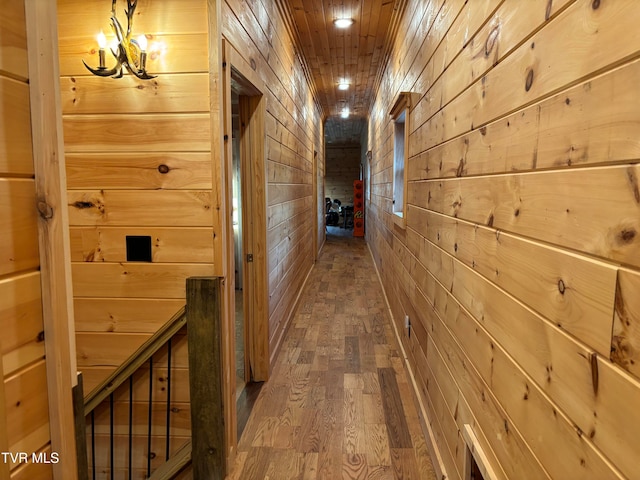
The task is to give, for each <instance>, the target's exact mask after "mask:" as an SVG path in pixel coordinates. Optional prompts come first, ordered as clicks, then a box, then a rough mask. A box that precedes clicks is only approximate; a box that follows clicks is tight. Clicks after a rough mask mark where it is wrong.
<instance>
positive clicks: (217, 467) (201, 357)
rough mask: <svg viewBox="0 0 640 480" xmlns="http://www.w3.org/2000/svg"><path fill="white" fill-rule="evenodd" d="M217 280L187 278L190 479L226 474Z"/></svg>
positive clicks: (215, 478)
mask: <svg viewBox="0 0 640 480" xmlns="http://www.w3.org/2000/svg"><path fill="white" fill-rule="evenodd" d="M221 288H222V286H221V279H220V278H212V277H191V278H188V279H187V338H188V348H189V392H190V396H191V439H192V453H191V459H192V469H193V478H206V479H214V480H217V479H220V480H222V479H224V477H225V476H226V460H225V452H226V448H225V444H224V442H225V435H224V403H223V391H222V380H223V377H222V315H221V311H222V310H221V309H222V293H221Z"/></svg>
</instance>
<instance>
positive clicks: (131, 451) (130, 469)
mask: <svg viewBox="0 0 640 480" xmlns="http://www.w3.org/2000/svg"><path fill="white" fill-rule="evenodd" d="M132 458H133V375H131V376H130V377H129V480H131V475H132V473H131V472H132V470H133V469H132Z"/></svg>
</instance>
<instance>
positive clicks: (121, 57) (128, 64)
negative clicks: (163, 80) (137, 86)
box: [82, 0, 156, 80]
mask: <svg viewBox="0 0 640 480" xmlns="http://www.w3.org/2000/svg"><path fill="white" fill-rule="evenodd" d="M116 4H117V0H112V2H111V29H112V30H113V33H114V34H115V36H116V38H115V42H114V44H113V45H112V46H111V47H110V48H109V51H110V52H111V54H112V55H113V57H114V58H115V60H116V64H115V65H114V66H113V67H112V68H107V67H106V60H105V49H106V48H107V39H106V37H105V35H104V33H102V32H100V34H99V35H98V47H99V48H98V62H99V63H98V67H97V68H91V67H90V66H89V65H87V64H86V62H85V61H84V60H83V61H82V63H84V66H85V67H87V70H89V71H90V72H91V73H93V74H94V75H98V76H99V77H113V78H122V76H123V75H124V70H125V69H126V70H127V71H129V73H131V74H132V75H135V76H136V77H138V78H139V79H141V80H149V79H151V78H155V77H156V76H155V75H149V74H148V73H147V68H146V63H147V37H146V36H145V35H140V36H138V37H137V38H132V35H131V30H132V29H133V14H134V12H135V11H136V6H137V5H138V0H127V9H126V10H125V14H126V15H127V30H126V31H125V30H124V28H122V25H121V24H120V21H119V20H118V18H117V17H116Z"/></svg>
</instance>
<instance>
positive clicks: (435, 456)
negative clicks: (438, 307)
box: [367, 242, 449, 480]
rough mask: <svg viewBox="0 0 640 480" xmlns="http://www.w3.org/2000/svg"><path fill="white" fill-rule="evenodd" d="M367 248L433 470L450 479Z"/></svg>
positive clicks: (373, 260)
mask: <svg viewBox="0 0 640 480" xmlns="http://www.w3.org/2000/svg"><path fill="white" fill-rule="evenodd" d="M367 248H368V249H369V255H371V261H372V262H373V268H375V270H376V275H377V276H378V281H379V282H380V286H381V287H382V295H383V296H384V301H385V303H386V305H387V310H388V311H389V318H390V319H391V326H392V327H393V332H394V335H395V337H396V343H397V344H398V348H399V349H400V353H401V355H402V361H403V363H404V366H405V368H406V369H407V372H408V376H409V380H410V382H411V393H412V394H413V402H414V404H415V406H416V409H417V410H418V417H419V419H420V426H421V427H422V433H423V434H424V438H425V443H426V444H427V449H428V450H429V454H430V455H431V462H432V463H433V468H434V470H435V471H436V475H437V476H438V478H439V479H441V480H445V479H447V478H449V477H448V476H447V471H446V469H445V467H444V463H443V461H442V456H441V455H440V450H439V449H438V445H437V444H436V440H435V435H434V433H433V429H432V428H431V425H429V422H428V420H427V419H428V416H427V411H426V409H425V406H424V402H423V401H422V399H421V398H420V393H419V389H418V384H417V383H416V379H415V375H414V374H413V369H412V368H411V364H410V363H409V359H408V357H407V352H405V350H404V346H403V345H402V340H401V339H400V334H399V332H398V329H397V328H396V323H395V322H394V321H393V313H392V312H391V306H390V305H389V299H388V297H387V292H386V290H385V288H384V284H383V283H382V277H381V276H380V272H379V271H378V265H376V261H375V258H374V256H373V252H372V251H371V247H370V245H369V243H368V242H367Z"/></svg>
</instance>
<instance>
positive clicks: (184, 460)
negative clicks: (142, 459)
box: [74, 277, 227, 480]
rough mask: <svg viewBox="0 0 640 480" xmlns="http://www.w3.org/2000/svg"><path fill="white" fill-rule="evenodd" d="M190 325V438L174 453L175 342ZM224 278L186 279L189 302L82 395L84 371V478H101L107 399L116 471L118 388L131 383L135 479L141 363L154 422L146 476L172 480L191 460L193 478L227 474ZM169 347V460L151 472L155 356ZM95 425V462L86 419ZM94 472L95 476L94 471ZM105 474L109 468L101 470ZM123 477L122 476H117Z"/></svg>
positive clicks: (80, 440)
mask: <svg viewBox="0 0 640 480" xmlns="http://www.w3.org/2000/svg"><path fill="white" fill-rule="evenodd" d="M185 325H186V326H187V347H188V356H189V393H190V404H191V408H190V409H191V440H190V441H187V442H186V443H185V444H184V445H183V446H182V447H181V448H180V449H179V450H177V451H176V452H174V453H173V454H172V455H169V438H170V421H169V414H170V412H171V407H170V402H171V390H170V388H171V386H170V385H171V383H170V376H171V341H172V339H173V338H174V336H175V335H176V334H177V333H178V332H179V331H180V330H181V329H182V328H184V327H185ZM221 338H222V336H221V279H219V278H212V277H193V278H188V279H187V305H186V306H185V307H183V308H182V309H181V310H180V311H178V312H177V313H176V314H175V315H174V316H173V317H172V318H171V319H170V320H169V321H168V322H167V323H166V324H165V325H163V326H162V327H161V328H160V329H159V330H158V331H157V332H156V333H155V334H154V335H153V336H152V337H151V338H149V339H148V340H147V341H146V342H145V343H144V344H143V345H142V346H141V347H140V348H138V350H136V351H135V352H134V353H133V354H132V355H131V356H130V357H129V358H128V359H127V360H126V361H125V362H124V363H123V364H122V365H121V366H120V367H118V368H117V369H116V370H115V371H114V372H113V373H112V374H111V375H110V376H109V377H107V378H106V379H105V380H104V381H103V382H102V383H101V384H100V385H98V386H97V387H95V388H94V389H93V390H92V391H91V393H89V395H87V397H85V398H84V399H83V393H82V375H81V374H79V375H78V386H77V387H76V388H75V389H74V410H75V414H76V439H77V442H76V443H77V449H78V478H79V480H84V479H87V480H88V479H89V478H96V471H95V468H96V462H95V455H96V450H95V443H94V438H95V435H94V425H95V424H94V412H95V411H96V408H97V407H98V406H100V405H101V404H102V403H103V402H105V401H107V400H108V402H107V403H108V408H109V416H110V425H109V428H110V430H109V432H110V433H109V434H110V445H109V447H108V448H109V455H110V467H109V468H108V471H107V474H108V475H110V476H108V477H107V478H115V474H114V465H115V462H114V448H115V445H114V420H113V416H114V415H113V412H114V394H115V393H116V391H117V390H118V388H119V387H123V388H127V386H126V385H125V383H126V382H129V386H128V388H129V437H128V446H126V447H125V448H128V452H129V457H128V458H129V461H128V468H126V469H125V470H126V472H128V474H129V475H128V478H132V458H131V457H132V453H131V452H132V429H133V427H132V407H131V405H132V404H133V375H134V374H135V373H136V372H138V371H139V370H140V369H141V367H143V366H144V365H145V364H147V363H148V365H149V382H150V387H149V415H148V418H149V425H148V434H147V450H146V452H147V453H146V455H147V475H146V476H147V478H150V479H153V480H167V479H171V478H174V477H175V475H176V474H177V473H179V472H180V471H182V470H183V469H184V468H185V467H187V466H188V465H189V463H191V468H192V471H193V476H194V477H193V478H208V479H209V478H211V479H218V478H219V479H223V478H224V477H225V475H226V471H225V463H226V462H225V455H226V451H227V449H226V445H225V439H224V411H223V403H222V398H223V397H222V355H221V347H222V344H221ZM165 345H166V346H167V351H168V355H167V358H168V365H167V372H168V374H167V390H168V391H167V406H166V408H167V423H166V436H167V437H166V454H165V460H166V462H165V463H164V464H163V465H160V466H159V467H157V468H156V469H155V470H154V471H151V459H152V457H153V455H154V454H153V453H152V449H151V432H152V423H151V422H152V420H151V418H152V412H151V409H152V406H153V404H154V403H155V404H157V403H158V402H153V396H152V383H153V374H152V373H153V355H154V354H156V353H157V352H158V351H159V350H160V349H161V348H163V347H164V346H165ZM88 418H90V419H91V422H92V423H91V425H92V436H91V440H92V448H91V456H92V462H91V467H90V462H89V460H88V459H89V454H88V451H89V450H90V449H89V448H88V446H87V419H88ZM90 473H91V475H90ZM102 473H105V472H102ZM118 478H121V475H119V476H118Z"/></svg>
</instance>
